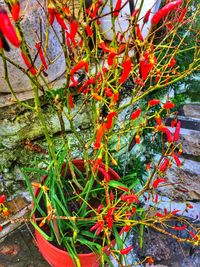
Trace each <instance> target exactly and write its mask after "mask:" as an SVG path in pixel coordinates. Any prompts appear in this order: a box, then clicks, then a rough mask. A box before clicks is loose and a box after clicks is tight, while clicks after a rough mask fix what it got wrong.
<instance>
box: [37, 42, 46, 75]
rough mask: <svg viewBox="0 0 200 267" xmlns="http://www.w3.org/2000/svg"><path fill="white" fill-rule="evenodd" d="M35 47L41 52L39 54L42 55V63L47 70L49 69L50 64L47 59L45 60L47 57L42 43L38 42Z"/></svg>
mask: <svg viewBox="0 0 200 267" xmlns="http://www.w3.org/2000/svg"><path fill="white" fill-rule="evenodd" d="M35 47H36V49H37V51H38V53H39V56H40V59H41V61H42V65H43V66H44V67H45V69H46V70H47V69H48V65H47V63H46V60H45V57H44V53H43V50H42V46H41V43H36V44H35Z"/></svg>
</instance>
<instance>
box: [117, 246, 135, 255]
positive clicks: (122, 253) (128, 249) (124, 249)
mask: <svg viewBox="0 0 200 267" xmlns="http://www.w3.org/2000/svg"><path fill="white" fill-rule="evenodd" d="M132 249H133V246H129V247H127V248H123V249H121V250H120V254H121V255H126V254H128V253H129V252H130V251H131V250H132Z"/></svg>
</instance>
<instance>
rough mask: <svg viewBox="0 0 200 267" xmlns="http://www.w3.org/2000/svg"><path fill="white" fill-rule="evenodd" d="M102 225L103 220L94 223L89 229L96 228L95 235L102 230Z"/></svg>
mask: <svg viewBox="0 0 200 267" xmlns="http://www.w3.org/2000/svg"><path fill="white" fill-rule="evenodd" d="M103 226H104V222H103V221H100V222H97V223H95V225H93V226H92V227H91V228H90V231H91V232H92V231H94V230H97V232H96V235H100V233H101V232H102V231H103Z"/></svg>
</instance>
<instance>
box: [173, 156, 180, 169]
mask: <svg viewBox="0 0 200 267" xmlns="http://www.w3.org/2000/svg"><path fill="white" fill-rule="evenodd" d="M172 157H173V158H174V160H175V162H176V165H177V166H178V167H179V166H181V161H180V159H179V157H178V156H177V155H176V154H175V153H172Z"/></svg>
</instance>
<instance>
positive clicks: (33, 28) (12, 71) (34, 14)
mask: <svg viewBox="0 0 200 267" xmlns="http://www.w3.org/2000/svg"><path fill="white" fill-rule="evenodd" d="M3 2H4V1H0V4H1V5H3ZM27 3H28V6H26V5H27ZM45 3H46V2H45V1H44V0H42V1H36V0H31V1H28V2H27V1H26V0H22V1H20V4H21V14H22V15H24V16H23V21H22V28H23V30H24V33H25V38H26V41H27V44H28V46H29V47H30V50H31V53H32V55H36V48H35V40H34V38H35V37H36V35H35V34H34V32H37V34H38V35H40V19H41V21H42V32H43V34H42V35H43V36H42V40H43V42H44V40H45V28H46V24H45V16H44V13H43V9H42V6H43V5H45ZM25 7H26V12H24V9H25ZM53 26H54V29H55V30H56V32H57V33H58V35H60V34H59V32H60V26H59V25H58V24H57V22H56V21H55V23H54V25H53ZM37 41H38V40H37ZM6 56H7V57H9V58H11V59H12V60H13V61H15V62H16V63H17V64H19V65H20V66H22V67H24V68H26V66H25V64H24V62H23V60H22V58H21V54H20V49H19V48H18V49H16V48H15V47H12V48H11V51H10V52H6ZM47 58H48V60H50V61H54V62H53V63H52V64H50V65H49V69H48V70H47V73H48V81H49V82H51V81H53V80H55V79H57V78H58V77H60V76H61V75H62V73H63V71H64V69H65V60H64V56H63V53H62V48H61V46H60V44H59V41H58V40H57V37H56V35H55V33H54V31H53V29H52V28H50V30H49V45H48V49H47ZM40 64H41V62H40V59H39V58H37V59H36V64H35V65H36V66H37V67H39V66H40ZM48 64H49V62H48ZM3 75H4V69H3V64H0V92H10V90H9V88H8V87H7V84H6V81H5V80H4V78H3ZM8 75H9V79H10V82H11V84H12V86H13V88H14V90H15V91H17V92H22V91H27V90H30V89H31V84H30V82H29V80H28V77H27V76H26V75H24V73H22V72H21V71H20V70H19V69H17V68H16V67H15V66H13V65H11V64H10V63H8Z"/></svg>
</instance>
